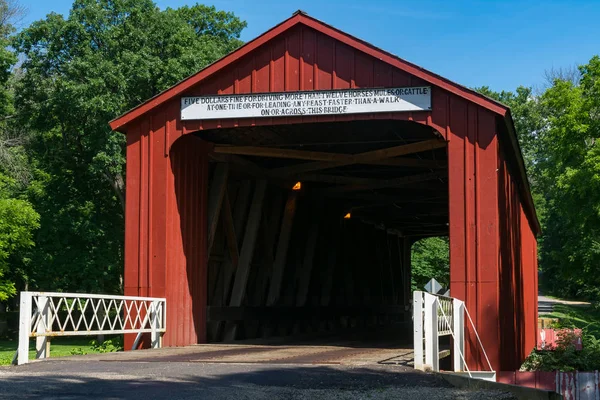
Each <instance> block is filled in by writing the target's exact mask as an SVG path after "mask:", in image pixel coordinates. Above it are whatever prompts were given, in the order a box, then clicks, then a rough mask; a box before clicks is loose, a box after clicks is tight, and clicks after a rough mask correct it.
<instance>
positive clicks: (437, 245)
mask: <svg viewBox="0 0 600 400" xmlns="http://www.w3.org/2000/svg"><path fill="white" fill-rule="evenodd" d="M449 254H450V253H449V249H448V237H432V238H426V239H421V240H419V241H418V242H415V243H414V244H413V246H412V249H411V274H412V275H411V279H412V280H411V286H412V290H423V286H425V284H426V283H427V282H429V281H430V280H431V278H435V279H436V280H437V281H438V282H439V283H441V284H442V286H444V287H446V288H450V258H449V257H450V256H449Z"/></svg>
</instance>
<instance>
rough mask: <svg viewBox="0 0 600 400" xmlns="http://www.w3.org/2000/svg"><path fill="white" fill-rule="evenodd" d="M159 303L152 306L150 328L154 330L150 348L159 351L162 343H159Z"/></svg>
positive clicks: (151, 335) (156, 302)
mask: <svg viewBox="0 0 600 400" xmlns="http://www.w3.org/2000/svg"><path fill="white" fill-rule="evenodd" d="M159 307H160V306H159V302H158V301H156V300H155V301H153V302H152V305H151V306H150V328H151V329H152V332H151V333H150V342H151V344H150V347H152V348H153V349H158V348H159V347H160V343H159V336H160V335H159V334H158V329H159V326H158V321H159V319H158V308H159Z"/></svg>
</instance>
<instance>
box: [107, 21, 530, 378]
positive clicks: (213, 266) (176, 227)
mask: <svg viewBox="0 0 600 400" xmlns="http://www.w3.org/2000/svg"><path fill="white" fill-rule="evenodd" d="M110 125H111V127H112V129H114V130H117V131H120V132H123V133H125V134H126V135H127V202H126V204H127V205H126V217H125V219H126V221H125V235H126V236H125V294H126V295H142V296H157V297H166V298H167V304H168V313H167V318H168V319H167V333H166V335H165V337H164V340H165V344H166V345H167V346H183V345H189V344H195V343H204V342H207V341H223V340H235V339H241V338H253V337H264V336H273V335H291V334H296V333H300V332H307V331H311V332H316V331H319V332H321V331H330V330H336V329H337V330H339V329H349V328H353V327H358V326H362V327H373V329H379V328H378V327H380V326H382V325H386V324H387V325H393V324H396V323H398V322H401V321H410V318H411V317H410V304H411V285H410V277H411V267H410V248H411V245H412V244H413V243H414V242H415V241H416V240H419V239H421V238H424V237H429V236H446V235H447V236H449V240H450V278H451V284H450V291H451V295H452V296H453V297H456V298H459V299H462V300H464V301H466V305H467V308H468V309H469V311H470V312H471V315H472V316H473V318H474V322H475V325H476V326H477V330H478V332H479V334H480V336H481V338H482V341H483V344H484V346H485V348H486V351H487V354H488V355H489V357H490V360H491V362H492V365H493V366H494V368H495V369H496V370H514V369H515V368H518V367H519V365H520V363H521V362H522V360H523V359H524V357H525V356H526V355H527V354H528V352H529V351H530V350H531V349H533V348H534V347H535V344H536V329H537V322H536V320H537V258H536V254H537V250H536V234H537V233H538V232H539V224H538V221H537V218H536V214H535V210H534V206H533V202H532V198H531V194H530V190H529V186H528V182H527V177H526V173H525V169H524V164H523V160H522V156H521V152H520V150H519V145H518V142H517V138H516V132H515V128H514V124H513V121H512V118H511V114H510V110H509V109H508V107H506V106H504V105H503V104H500V103H498V102H496V101H494V100H491V99H489V98H487V97H484V96H482V95H480V94H478V93H476V92H474V91H472V90H470V89H467V88H465V87H462V86H460V85H457V84H455V83H453V82H451V81H449V80H447V79H445V78H443V77H441V76H438V75H436V74H434V73H432V72H429V71H427V70H424V69H423V68H420V67H418V66H416V65H414V64H411V63H409V62H407V61H404V60H402V59H400V58H398V57H396V56H394V55H392V54H390V53H387V52H385V51H383V50H380V49H378V48H376V47H374V46H372V45H370V44H368V43H366V42H364V41H361V40H360V39H357V38H355V37H352V36H350V35H348V34H346V33H344V32H341V31H339V30H337V29H335V28H333V27H331V26H329V25H327V24H325V23H323V22H320V21H318V20H315V19H313V18H311V17H310V16H307V15H306V14H304V13H301V12H298V13H296V14H294V15H293V16H292V17H291V18H289V19H287V20H285V21H284V22H282V23H281V24H279V25H277V26H275V27H274V28H272V29H270V30H269V31H267V32H266V33H264V34H263V35H261V36H259V37H258V38H256V39H254V40H252V41H250V42H248V43H247V44H245V45H244V46H242V47H240V48H239V49H237V50H236V51H234V52H233V53H231V54H229V55H227V56H225V57H224V58H222V59H220V60H218V61H217V62H215V63H213V64H211V65H210V66H208V67H206V68H205V69H203V70H202V71H200V72H198V73H196V74H195V75H192V76H190V77H189V78H187V79H185V80H183V81H182V82H180V83H178V84H177V85H175V86H173V87H172V88H170V89H168V90H166V91H164V92H163V93H161V94H159V95H158V96H156V97H154V98H152V99H150V100H148V101H147V102H145V103H143V104H141V105H139V106H138V107H136V108H135V109H133V110H131V111H129V112H128V113H126V114H125V115H123V116H121V117H119V118H117V119H115V120H114V121H112V122H111V124H110ZM375 327H377V328H375ZM407 337H408V338H410V337H411V334H410V333H409V334H408V335H407ZM474 343H475V338H474V336H473V335H472V334H470V335H469V334H468V335H467V350H468V358H469V360H468V363H469V366H471V368H472V369H473V368H474V366H473V365H474V363H481V362H482V361H483V360H482V358H483V356H482V354H480V352H479V351H478V349H477V348H476V346H474Z"/></svg>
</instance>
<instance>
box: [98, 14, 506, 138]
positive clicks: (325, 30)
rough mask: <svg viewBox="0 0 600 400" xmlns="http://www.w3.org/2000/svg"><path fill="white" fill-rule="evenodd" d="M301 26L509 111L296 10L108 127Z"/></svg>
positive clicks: (480, 102)
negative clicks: (280, 21)
mask: <svg viewBox="0 0 600 400" xmlns="http://www.w3.org/2000/svg"><path fill="white" fill-rule="evenodd" d="M298 24H303V25H305V26H308V27H310V28H312V29H314V30H315V31H317V32H320V33H322V34H324V35H327V36H329V37H331V38H333V39H335V40H338V41H340V42H342V43H344V44H346V45H348V46H350V47H352V48H354V49H356V50H359V51H361V52H363V53H365V54H368V55H370V56H372V57H374V58H376V59H378V60H381V61H383V62H385V63H387V64H389V65H391V66H393V67H396V68H398V69H401V70H403V71H405V72H407V73H409V74H411V75H414V76H416V77H418V78H420V79H422V80H424V81H426V82H428V83H430V84H432V85H433V86H437V87H440V88H442V89H444V90H447V91H448V92H450V93H453V94H455V95H457V96H460V97H463V98H465V99H466V100H469V101H471V102H473V103H475V104H478V105H480V106H481V107H484V108H486V109H488V110H490V111H492V112H494V113H496V114H499V115H501V116H502V117H505V116H506V114H507V111H508V110H509V108H508V107H507V106H505V105H504V104H502V103H499V102H497V101H495V100H493V99H490V98H488V97H486V96H484V95H482V94H480V93H478V92H476V91H474V90H472V89H469V88H466V87H464V86H461V85H459V84H457V83H454V82H452V81H450V80H448V79H446V78H444V77H441V76H439V75H437V74H434V73H433V72H431V71H428V70H426V69H424V68H421V67H419V66H418V65H415V64H413V63H410V62H408V61H406V60H403V59H401V58H400V57H397V56H395V55H393V54H391V53H389V52H387V51H384V50H382V49H380V48H378V47H375V46H373V45H372V44H370V43H367V42H365V41H363V40H360V39H358V38H356V37H354V36H351V35H349V34H347V33H345V32H342V31H340V30H339V29H336V28H334V27H332V26H330V25H327V24H326V23H324V22H321V21H319V20H317V19H315V18H313V17H311V16H309V15H307V14H306V13H304V12H303V11H296V12H295V13H294V14H293V15H292V16H291V17H290V18H288V19H286V20H285V21H283V22H282V23H280V24H279V25H276V26H274V27H273V28H271V29H269V30H268V31H267V32H265V33H263V34H262V35H260V36H258V37H256V38H255V39H253V40H251V41H249V42H248V43H246V44H244V45H243V46H241V47H240V48H238V49H237V50H234V51H233V52H231V53H229V54H227V55H226V56H224V57H223V58H221V59H219V60H217V61H215V62H214V63H212V64H210V65H208V66H207V67H205V68H204V69H202V70H200V71H199V72H197V73H195V74H193V75H191V76H189V77H187V78H185V79H184V80H182V81H181V82H179V83H177V84H175V85H174V86H172V87H170V88H169V89H167V90H165V91H163V92H161V93H159V94H157V95H156V96H154V97H152V98H151V99H149V100H147V101H145V102H144V103H142V104H140V105H138V106H137V107H135V108H133V109H131V110H129V111H127V112H126V113H125V114H123V115H121V116H119V117H117V118H115V119H113V120H112V121H110V127H111V128H112V129H113V130H116V131H122V128H123V127H124V126H125V125H126V124H128V123H129V122H131V121H133V120H134V119H136V118H138V117H140V116H141V115H143V114H145V113H147V112H149V111H151V110H153V109H154V108H156V107H158V106H160V105H161V104H163V103H165V102H167V101H169V100H171V99H172V98H174V97H176V96H178V95H179V94H181V93H182V92H184V91H185V90H187V89H189V88H190V87H192V86H194V85H196V84H198V83H199V82H201V81H203V80H205V79H206V78H208V77H209V76H211V75H213V74H214V73H216V72H218V71H219V70H221V69H223V68H225V67H227V66H228V65H230V64H231V63H233V62H235V61H237V60H238V59H240V58H241V57H243V56H245V55H246V54H248V53H250V52H252V51H253V50H255V49H256V48H258V47H260V46H262V45H263V44H265V43H266V42H268V41H269V40H271V39H273V38H274V37H276V36H278V35H280V34H281V33H283V32H285V31H287V30H289V29H291V28H292V27H294V26H296V25H298Z"/></svg>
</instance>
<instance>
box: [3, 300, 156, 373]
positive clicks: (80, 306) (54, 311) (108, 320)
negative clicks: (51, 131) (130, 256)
mask: <svg viewBox="0 0 600 400" xmlns="http://www.w3.org/2000/svg"><path fill="white" fill-rule="evenodd" d="M166 312H167V301H166V299H164V298H155V297H132V296H114V295H99V294H82V293H49V292H21V299H20V314H19V347H18V349H17V353H16V357H15V358H16V362H17V364H25V363H27V362H28V361H29V340H30V338H36V358H46V357H49V356H50V338H52V337H57V336H84V335H85V336H91V335H112V334H123V333H137V334H138V336H137V338H136V341H135V342H136V343H135V344H134V348H137V344H138V343H139V340H140V338H141V334H142V333H150V335H151V347H152V348H159V347H161V346H162V335H163V334H164V333H165V331H166Z"/></svg>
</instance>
